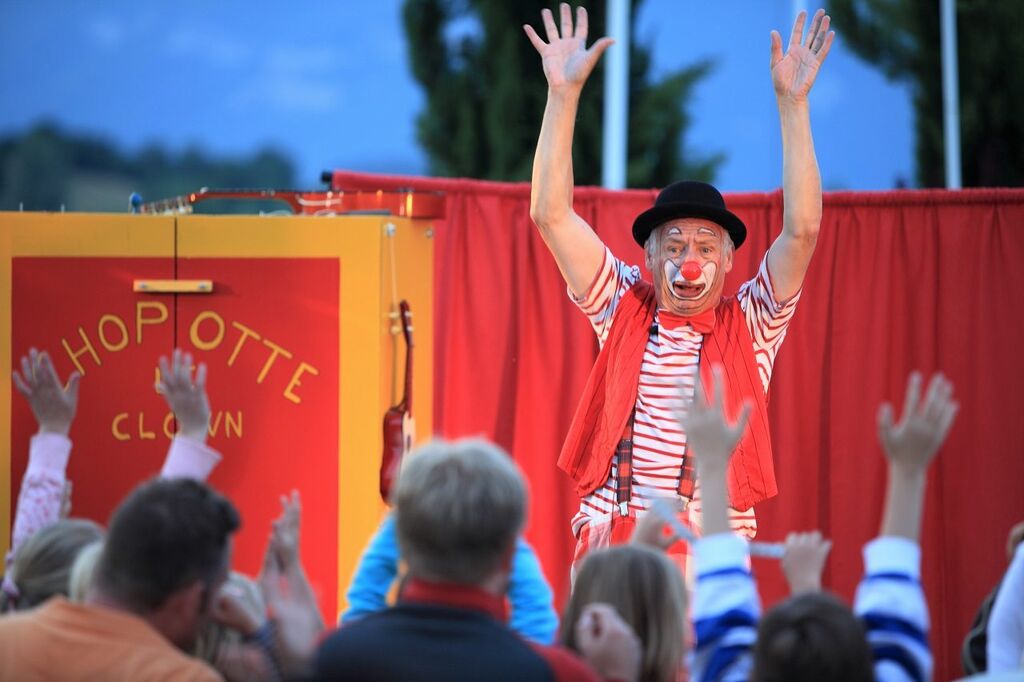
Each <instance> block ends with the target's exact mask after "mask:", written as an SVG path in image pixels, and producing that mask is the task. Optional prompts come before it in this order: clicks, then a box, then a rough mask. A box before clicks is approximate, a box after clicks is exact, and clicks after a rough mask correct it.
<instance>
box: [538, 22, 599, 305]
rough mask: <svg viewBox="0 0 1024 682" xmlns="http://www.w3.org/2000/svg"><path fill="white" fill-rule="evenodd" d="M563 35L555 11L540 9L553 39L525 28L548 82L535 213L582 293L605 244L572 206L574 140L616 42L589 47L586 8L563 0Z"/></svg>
mask: <svg viewBox="0 0 1024 682" xmlns="http://www.w3.org/2000/svg"><path fill="white" fill-rule="evenodd" d="M559 10H560V12H561V33H559V28H558V27H557V26H556V25H555V19H554V16H553V15H552V14H551V10H548V9H545V10H542V11H541V16H542V18H543V20H544V28H545V31H546V34H547V38H548V41H547V42H544V40H542V39H541V37H540V36H539V35H537V32H536V31H534V29H533V27H532V26H529V25H526V26H523V30H524V31H526V35H527V37H528V38H529V39H530V42H531V43H533V46H534V47H535V48H537V52H538V53H540V56H541V60H542V62H543V66H544V76H545V78H547V82H548V99H547V106H546V107H545V108H544V119H543V122H542V123H541V128H540V137H539V138H538V140H537V152H536V155H535V156H534V159H533V179H532V187H531V193H530V217H531V218H533V222H534V223H536V225H537V228H538V229H539V230H540V234H541V237H542V238H543V239H544V242H545V243H546V244H547V245H548V248H549V249H550V250H551V253H552V255H554V257H555V261H556V262H557V263H558V269H559V270H561V272H562V276H563V277H564V278H565V281H566V284H568V285H569V289H570V290H571V291H572V293H573V294H574V295H576V296H577V297H580V296H582V295H583V294H584V293H586V290H587V289H588V288H589V287H590V285H591V283H592V282H593V280H594V278H595V277H596V276H597V273H598V270H599V269H600V268H601V264H602V262H603V260H604V252H605V247H604V244H602V243H601V240H600V239H599V238H598V236H597V235H596V234H595V233H594V230H593V229H591V227H590V225H588V224H587V222H586V221H585V220H583V218H581V217H580V216H579V215H577V214H576V212H575V211H574V210H573V205H572V191H573V173H572V138H573V130H574V128H575V123H576V111H577V108H578V105H579V98H580V93H581V92H582V90H583V85H584V83H586V80H587V77H588V76H589V75H590V72H591V71H593V69H594V65H595V64H597V60H598V59H600V57H601V54H602V53H603V52H604V51H605V50H606V49H607V48H608V46H609V45H611V43H612V40H611V39H610V38H601V39H600V40H598V41H597V42H595V43H594V44H593V45H591V47H590V49H589V50H588V49H586V42H587V11H586V10H585V9H584V8H582V7H579V8H577V11H576V26H575V29H574V28H573V18H572V11H571V10H570V9H569V5H567V4H565V3H562V4H561V6H560V8H559Z"/></svg>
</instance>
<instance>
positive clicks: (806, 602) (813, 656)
mask: <svg viewBox="0 0 1024 682" xmlns="http://www.w3.org/2000/svg"><path fill="white" fill-rule="evenodd" d="M874 679H875V674H874V661H873V658H872V655H871V647H870V646H869V645H868V642H867V637H866V635H865V632H864V626H863V625H862V624H861V622H860V620H858V619H857V617H856V616H854V615H853V612H852V611H851V610H850V607H848V606H847V605H846V604H844V603H842V602H841V601H839V600H838V599H836V598H835V597H834V596H832V595H830V594H828V593H825V592H815V593H807V594H801V595H798V596H795V597H792V598H790V599H787V600H786V601H784V602H782V603H781V604H779V605H778V606H776V607H775V608H773V609H772V610H770V611H769V612H768V613H767V614H766V615H765V617H764V618H763V619H762V620H761V623H760V625H759V626H758V628H757V643H756V644H755V645H754V672H753V675H751V680H755V681H756V682H776V681H778V682H782V681H783V680H786V681H789V682H803V681H805V680H806V681H808V682H810V681H811V680H836V681H837V682H870V681H871V680H874Z"/></svg>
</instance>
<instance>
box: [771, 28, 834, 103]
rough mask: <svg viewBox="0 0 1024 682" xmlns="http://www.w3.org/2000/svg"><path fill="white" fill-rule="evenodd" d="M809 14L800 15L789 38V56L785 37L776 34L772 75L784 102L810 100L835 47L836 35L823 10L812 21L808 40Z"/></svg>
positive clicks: (772, 37) (773, 83)
mask: <svg viewBox="0 0 1024 682" xmlns="http://www.w3.org/2000/svg"><path fill="white" fill-rule="evenodd" d="M806 21H807V12H800V14H798V15H797V18H796V23H794V24H793V33H792V34H791V35H790V38H789V46H788V47H787V48H786V53H785V54H783V53H782V36H780V35H779V32H778V31H772V34H771V39H772V55H771V71H772V85H773V86H774V87H775V96H776V97H778V98H779V99H780V100H783V99H788V100H793V101H803V100H806V99H807V95H808V93H809V92H810V91H811V86H812V85H814V79H815V78H817V77H818V69H820V68H821V65H822V64H823V63H824V62H825V57H827V56H828V51H829V49H831V47H832V40H833V38H835V35H836V34H835V31H830V30H828V28H829V24H830V23H831V19H830V18H829V16H828V15H827V14H825V10H823V9H819V10H818V11H817V12H815V13H814V18H813V19H811V28H810V30H808V31H807V35H806V36H804V34H803V33H804V24H805V23H806Z"/></svg>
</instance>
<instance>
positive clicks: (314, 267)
mask: <svg viewBox="0 0 1024 682" xmlns="http://www.w3.org/2000/svg"><path fill="white" fill-rule="evenodd" d="M432 234H433V233H432V227H431V224H430V222H429V221H426V220H419V219H410V218H402V217H395V216H391V215H358V216H332V217H325V216H317V217H314V216H245V217H235V216H230V217H229V216H212V215H155V216H150V215H105V214H71V213H59V214H53V213H0V282H2V283H3V287H4V292H5V296H3V298H2V302H0V382H2V388H3V390H0V548H2V549H3V550H4V551H6V549H7V548H8V546H9V543H10V532H9V531H10V528H11V523H12V522H13V518H14V517H13V513H14V509H15V504H16V498H17V494H18V489H19V485H20V481H21V477H22V475H23V473H24V471H25V467H26V463H27V457H28V451H29V445H30V438H31V436H32V434H33V433H34V431H35V421H34V419H33V416H32V414H31V411H30V409H29V407H28V405H27V403H26V401H25V400H24V399H23V398H21V396H19V395H18V394H17V393H16V392H15V391H14V390H13V387H12V382H11V378H10V377H11V370H12V369H15V368H17V367H18V364H17V363H18V359H19V358H20V357H21V356H23V355H25V354H27V353H28V351H29V349H30V348H31V347H35V348H39V349H43V350H47V351H48V352H49V353H50V354H51V356H52V357H53V359H54V363H55V365H56V367H57V371H58V373H59V374H60V376H61V377H62V378H66V377H67V375H68V374H69V373H70V372H71V371H73V370H77V371H79V372H81V373H82V375H83V377H82V383H81V390H80V398H79V405H78V414H77V417H76V419H75V423H74V426H73V427H72V430H71V438H72V441H73V444H74V446H73V450H72V455H71V461H70V464H69V468H68V478H69V479H70V480H72V481H73V483H74V488H73V507H72V514H73V515H74V516H84V517H89V518H93V519H95V520H97V521H99V522H101V523H105V522H106V521H107V519H108V517H109V514H110V512H111V511H112V509H113V508H114V507H115V505H116V504H117V502H118V501H119V500H120V499H121V498H122V497H123V496H124V495H125V494H126V493H127V492H128V491H129V490H130V489H131V488H132V487H133V486H134V485H136V484H137V483H138V482H139V481H141V480H143V479H145V478H147V477H150V476H154V475H156V474H157V473H158V472H159V471H160V467H161V465H162V462H163V459H164V456H165V454H166V452H167V448H168V445H169V443H170V438H171V437H172V435H173V433H174V427H175V425H174V420H173V417H172V415H170V414H169V412H168V410H167V406H166V404H165V403H164V401H163V398H162V396H160V395H159V394H157V393H156V392H155V390H154V382H155V378H156V376H158V375H156V374H155V373H156V371H157V370H156V367H157V360H158V358H159V357H160V356H161V355H168V354H170V352H171V351H172V349H173V348H174V347H179V348H181V349H182V350H184V351H187V352H190V353H192V354H193V356H194V359H195V362H196V363H197V364H198V363H200V362H204V363H206V365H207V366H208V368H209V379H208V388H209V394H210V401H211V405H212V412H213V414H212V419H211V424H210V438H209V444H210V446H211V447H213V448H214V449H216V450H217V451H219V452H220V453H221V454H222V455H223V459H222V461H221V462H220V464H219V465H218V466H217V468H216V469H215V470H214V473H213V474H212V476H211V478H210V483H211V484H212V485H213V486H214V487H216V488H217V489H219V490H221V491H222V492H224V493H225V494H226V495H228V496H229V497H230V498H231V499H232V500H233V501H234V502H235V504H236V505H237V506H238V508H239V510H240V511H241V514H242V517H243V526H242V530H241V531H240V533H239V535H238V537H237V540H236V543H235V560H234V565H235V567H236V568H237V569H238V570H241V571H243V572H245V573H248V574H250V575H256V574H257V573H258V570H259V566H260V563H261V558H262V554H263V550H264V546H265V543H266V538H267V536H268V533H269V531H270V524H271V521H272V520H273V519H274V518H275V517H276V516H277V515H278V514H279V512H280V504H279V498H280V496H281V495H282V494H286V493H288V492H290V491H291V490H293V489H295V490H299V491H300V493H301V495H302V505H303V527H302V557H303V561H304V562H305V564H306V567H307V572H308V573H309V575H310V578H311V580H312V581H313V583H314V587H315V589H316V590H317V592H318V594H319V598H320V601H321V606H322V608H323V611H324V613H325V615H326V616H327V617H328V618H331V617H332V616H333V615H334V614H336V613H337V612H340V611H341V610H343V609H344V608H345V597H344V594H343V592H344V589H345V586H346V585H347V584H348V581H349V578H350V576H351V575H352V573H353V571H354V569H355V566H356V563H357V560H358V558H359V555H360V552H361V550H362V548H363V546H364V544H365V542H366V540H367V539H368V538H369V537H370V535H371V534H372V532H373V531H374V529H375V528H376V526H377V524H378V522H379V520H380V518H381V515H382V513H383V512H384V510H385V507H384V505H383V503H382V501H381V497H380V494H379V492H378V472H379V467H380V461H381V447H382V434H381V418H382V415H383V413H384V412H385V410H387V408H388V407H389V406H391V405H393V404H394V403H397V402H398V400H399V399H400V397H401V392H402V389H401V378H402V376H403V374H404V361H405V346H404V342H403V339H402V335H401V334H400V333H396V332H397V331H398V325H397V320H396V319H395V317H394V313H395V311H396V310H397V304H398V302H399V300H400V299H405V300H407V301H408V302H409V304H410V307H411V310H412V318H413V330H414V331H413V338H414V341H415V362H414V365H415V370H416V371H415V376H414V383H413V394H414V396H415V403H414V407H415V410H414V415H413V416H414V417H415V420H416V423H417V425H418V427H419V432H418V434H417V441H418V442H419V441H422V440H424V439H425V438H427V437H429V435H430V426H431V423H432V380H433V371H432V370H433V368H432V361H433V347H432V344H433V241H432Z"/></svg>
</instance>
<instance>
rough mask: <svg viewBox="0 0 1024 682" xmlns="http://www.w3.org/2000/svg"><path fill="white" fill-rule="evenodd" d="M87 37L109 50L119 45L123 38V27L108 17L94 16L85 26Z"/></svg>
mask: <svg viewBox="0 0 1024 682" xmlns="http://www.w3.org/2000/svg"><path fill="white" fill-rule="evenodd" d="M85 30H86V34H87V35H88V36H89V38H90V39H91V40H92V41H93V42H94V43H96V44H97V45H99V46H100V47H102V48H105V49H108V50H111V49H114V48H116V47H119V46H120V45H121V43H122V41H123V40H124V36H125V28H124V26H123V25H121V23H120V22H118V21H116V20H114V19H111V18H110V17H96V18H95V19H92V20H91V21H89V22H88V23H87V24H86V26H85Z"/></svg>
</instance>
